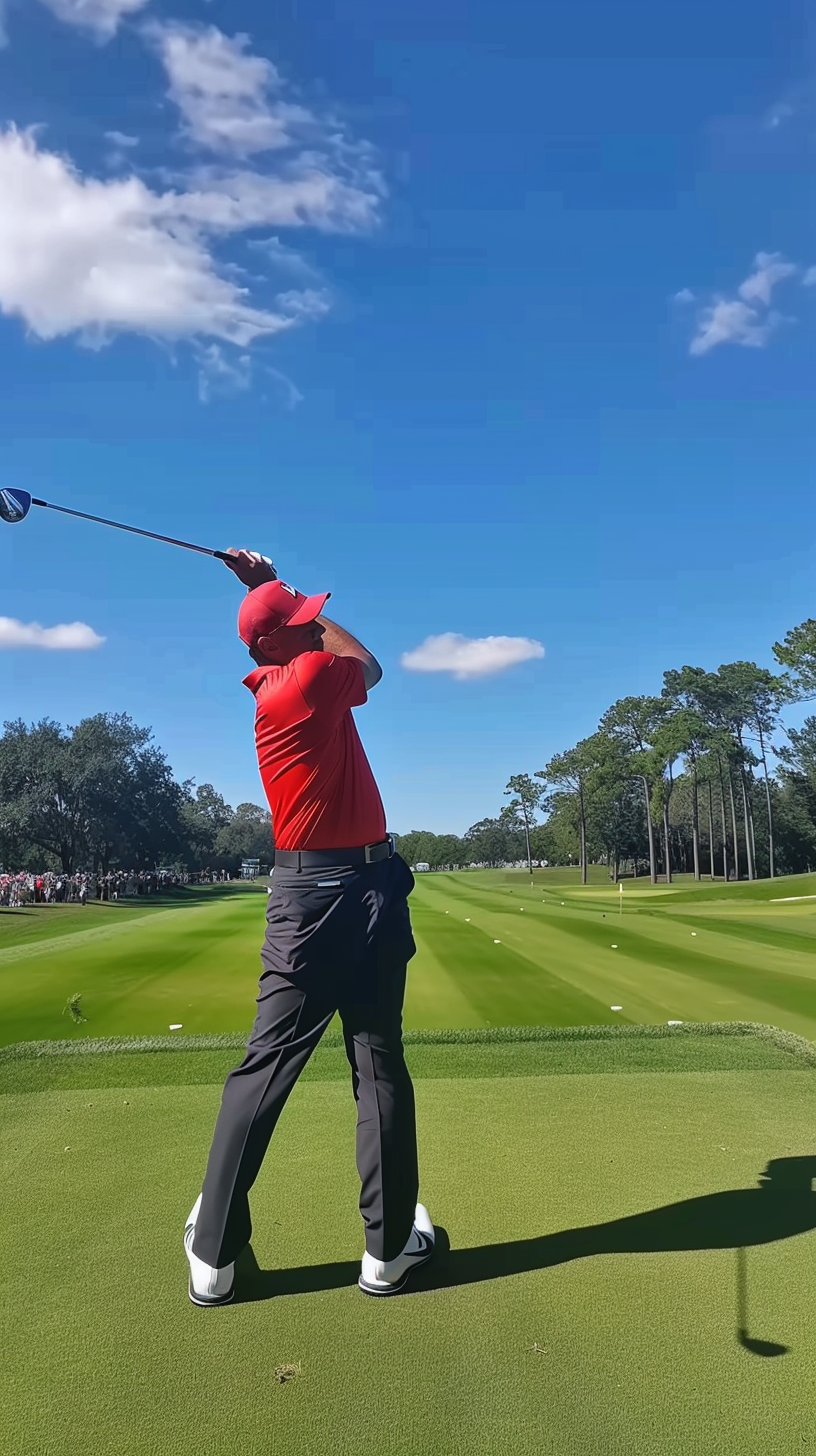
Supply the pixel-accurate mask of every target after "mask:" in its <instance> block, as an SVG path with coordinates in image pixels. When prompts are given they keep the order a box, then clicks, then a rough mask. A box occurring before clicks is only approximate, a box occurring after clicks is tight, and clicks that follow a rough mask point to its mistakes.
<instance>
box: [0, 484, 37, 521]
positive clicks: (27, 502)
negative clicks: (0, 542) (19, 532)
mask: <svg viewBox="0 0 816 1456" xmlns="http://www.w3.org/2000/svg"><path fill="white" fill-rule="evenodd" d="M30 510H31V496H30V495H29V493H28V491H27V490H8V489H6V490H0V520H2V521H8V523H9V525H10V526H13V525H16V523H17V522H18V521H24V520H25V518H26V516H27V515H28V513H29V511H30Z"/></svg>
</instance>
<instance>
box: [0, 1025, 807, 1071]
mask: <svg viewBox="0 0 816 1456" xmlns="http://www.w3.org/2000/svg"><path fill="white" fill-rule="evenodd" d="M690 1036H749V1037H753V1038H754V1039H755V1040H756V1041H760V1042H764V1043H766V1044H767V1045H771V1046H774V1047H777V1048H778V1049H779V1050H780V1051H783V1052H786V1053H787V1055H788V1056H790V1057H791V1058H792V1060H793V1061H795V1062H798V1063H799V1064H800V1065H801V1066H808V1067H816V1043H814V1042H810V1041H807V1040H806V1038H805V1037H803V1036H796V1035H795V1033H794V1032H791V1031H783V1030H782V1029H781V1027H778V1026H767V1025H765V1024H764V1023H763V1022H760V1021H687V1022H685V1023H684V1024H683V1025H682V1026H664V1025H662V1024H660V1025H657V1026H639V1025H633V1026H491V1027H465V1028H462V1029H461V1030H460V1029H459V1028H454V1027H447V1028H444V1029H442V1030H439V1031H433V1030H430V1029H426V1028H419V1027H418V1028H415V1029H413V1030H406V1031H404V1032H403V1036H402V1040H403V1043H404V1045H405V1046H465V1045H487V1046H496V1045H499V1044H502V1043H507V1042H575V1041H611V1042H626V1041H636V1040H644V1039H660V1038H668V1037H674V1038H680V1037H690ZM248 1037H249V1033H248V1032H246V1033H242V1032H219V1033H217V1034H215V1035H211V1036H120V1037H116V1036H108V1037H90V1036H88V1037H85V1036H78V1037H73V1038H71V1040H70V1041H19V1042H14V1043H12V1045H11V1046H6V1047H0V1063H3V1062H17V1061H31V1060H35V1059H37V1058H41V1057H65V1056H69V1057H70V1056H88V1055H95V1056H116V1055H117V1054H119V1053H122V1052H172V1051H179V1052H196V1051H208V1052H209V1051H237V1050H242V1049H243V1048H244V1047H245V1046H246V1044H247V1040H248ZM320 1046H321V1047H341V1046H343V1034H342V1032H340V1031H333V1032H328V1033H326V1034H325V1035H324V1036H323V1038H322V1040H321V1042H320Z"/></svg>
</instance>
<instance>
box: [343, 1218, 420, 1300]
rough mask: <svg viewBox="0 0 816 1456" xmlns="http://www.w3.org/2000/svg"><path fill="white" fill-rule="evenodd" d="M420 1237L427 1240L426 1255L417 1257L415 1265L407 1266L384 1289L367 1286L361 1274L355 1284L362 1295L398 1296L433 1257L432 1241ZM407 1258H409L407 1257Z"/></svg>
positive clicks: (375, 1285)
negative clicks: (402, 1272)
mask: <svg viewBox="0 0 816 1456" xmlns="http://www.w3.org/2000/svg"><path fill="white" fill-rule="evenodd" d="M420 1236H421V1237H422V1238H423V1239H426V1240H427V1253H424V1254H423V1255H422V1256H421V1257H418V1258H417V1259H416V1261H415V1263H413V1264H411V1265H409V1267H408V1268H407V1269H406V1270H405V1273H404V1274H402V1275H400V1278H399V1279H396V1280H394V1282H393V1284H388V1286H387V1287H386V1288H383V1286H382V1285H378V1284H369V1283H368V1281H367V1280H366V1279H364V1278H363V1276H362V1274H361V1275H360V1277H359V1279H358V1280H357V1283H358V1285H359V1286H360V1288H361V1289H362V1291H363V1293H364V1294H374V1295H385V1296H386V1297H387V1296H388V1295H389V1294H399V1292H400V1290H402V1289H404V1288H405V1285H406V1283H407V1282H408V1280H409V1279H410V1277H411V1275H412V1274H415V1273H416V1271H417V1269H421V1268H422V1267H423V1265H424V1264H427V1263H428V1262H429V1261H430V1260H431V1259H432V1258H433V1256H434V1242H433V1240H431V1239H429V1238H428V1235H427V1234H424V1233H421V1234H420ZM409 1257H411V1256H410V1255H409Z"/></svg>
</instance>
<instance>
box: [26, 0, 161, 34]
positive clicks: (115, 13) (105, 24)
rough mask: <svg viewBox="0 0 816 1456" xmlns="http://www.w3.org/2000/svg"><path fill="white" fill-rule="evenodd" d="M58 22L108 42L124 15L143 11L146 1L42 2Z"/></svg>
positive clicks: (77, 0)
mask: <svg viewBox="0 0 816 1456" xmlns="http://www.w3.org/2000/svg"><path fill="white" fill-rule="evenodd" d="M42 3H43V4H44V5H46V6H47V7H48V9H49V10H50V11H52V13H53V14H54V15H56V17H57V19H58V20H64V21H65V23H66V25H76V26H79V27H80V29H82V30H89V31H91V33H92V34H93V35H94V36H95V37H96V39H97V40H100V41H106V40H110V39H111V38H112V37H113V36H114V35H115V34H116V32H117V30H118V29H119V22H120V21H121V20H122V19H123V18H124V17H125V16H126V15H134V14H135V13H136V11H137V10H142V9H144V7H145V5H147V3H148V0H42Z"/></svg>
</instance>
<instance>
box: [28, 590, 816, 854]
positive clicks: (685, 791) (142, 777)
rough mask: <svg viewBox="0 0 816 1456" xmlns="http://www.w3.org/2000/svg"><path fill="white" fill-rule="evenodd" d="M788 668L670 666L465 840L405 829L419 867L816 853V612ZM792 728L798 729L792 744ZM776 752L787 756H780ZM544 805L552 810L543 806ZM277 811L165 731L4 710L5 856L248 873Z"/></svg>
mask: <svg viewBox="0 0 816 1456" xmlns="http://www.w3.org/2000/svg"><path fill="white" fill-rule="evenodd" d="M773 652H774V656H775V658H776V660H777V662H778V663H779V665H780V666H781V667H784V668H785V669H786V671H784V672H782V673H778V674H774V673H772V672H770V671H769V670H768V669H766V668H762V667H758V666H757V664H756V663H754V662H731V663H724V664H722V665H721V666H720V667H719V668H718V669H717V670H716V672H708V671H706V670H705V669H704V668H701V667H688V666H686V667H682V668H679V669H672V670H669V671H667V672H665V673H664V674H663V687H662V690H661V692H660V693H659V694H657V695H654V696H650V695H645V694H644V695H641V696H638V697H631V696H630V697H624V698H619V699H618V700H617V702H615V703H613V704H612V706H611V707H609V708H608V709H607V710H606V712H605V713H604V714H603V715H602V717H601V719H600V722H599V724H598V727H597V729H596V731H595V732H594V733H593V734H591V735H590V736H589V737H587V738H583V739H581V741H580V742H579V743H576V744H575V745H574V747H572V748H569V749H567V750H565V751H564V752H562V753H558V754H555V755H554V756H553V757H552V758H551V759H550V760H549V762H548V763H547V764H545V766H544V767H543V768H541V769H537V770H535V771H534V772H533V773H532V774H530V773H518V774H514V775H513V776H512V777H511V779H510V780H509V782H508V784H507V786H506V789H505V798H507V799H508V803H506V804H505V805H504V806H503V807H502V809H501V810H500V812H499V814H498V815H496V816H495V817H494V818H487V819H481V820H479V821H478V822H477V823H476V824H473V825H472V826H471V828H470V829H468V830H467V832H466V833H465V834H464V835H462V836H457V835H454V834H432V833H430V832H428V831H424V830H412V831H411V832H410V833H409V834H405V835H402V836H400V839H399V850H400V853H401V854H402V856H403V858H404V859H406V860H407V861H408V863H409V864H417V863H423V862H424V863H427V864H429V865H430V866H431V868H432V869H440V868H445V867H450V868H454V867H457V866H464V865H469V864H487V865H498V864H503V863H508V862H509V863H516V862H518V861H522V860H526V861H527V863H528V865H531V864H532V861H533V860H539V861H541V860H547V861H548V862H549V863H550V864H557V865H566V864H569V863H571V862H574V863H576V864H578V865H580V867H581V876H582V880H583V882H584V883H586V880H587V868H588V865H589V864H590V862H592V863H595V864H599V863H603V864H606V865H608V866H609V874H610V878H611V879H613V880H617V879H618V878H619V877H620V875H621V874H633V873H634V874H637V873H640V872H643V873H647V872H648V874H649V875H650V877H651V880H652V883H655V882H656V881H657V879H658V878H665V879H666V880H667V881H670V880H671V877H672V874H673V873H692V872H693V874H694V875H695V878H697V879H700V878H701V877H702V875H703V874H706V875H710V876H711V877H712V878H719V877H722V878H725V879H730V878H732V877H733V878H737V879H741V878H743V877H745V876H747V878H748V879H755V878H757V877H767V876H772V875H776V874H797V873H800V872H802V871H805V870H809V869H810V868H811V867H812V866H813V867H816V716H811V717H808V718H806V719H805V722H804V724H803V727H802V728H801V729H800V730H798V731H797V730H796V729H788V730H783V729H782V727H781V723H780V717H781V714H782V712H783V710H784V708H785V707H786V706H789V705H791V704H793V703H801V702H809V701H814V700H816V620H814V619H813V618H809V619H808V620H807V621H805V622H802V623H801V624H800V625H799V626H798V627H795V628H793V629H792V630H791V631H789V632H788V634H787V636H786V637H785V639H784V642H782V643H779V642H777V643H775V644H774V647H773ZM783 732H784V736H785V739H786V741H785V742H783V741H782V740H781V739H780V740H779V741H778V742H777V741H776V739H777V735H778V734H780V733H783ZM770 755H772V756H773V758H774V759H775V760H776V762H775V763H774V764H772V763H771V761H770ZM542 814H543V815H544V816H545V818H544V822H541V820H540V817H539V816H540V815H542ZM273 853H274V836H273V826H272V818H271V815H270V813H269V810H268V809H267V808H265V807H262V806H261V805H259V804H250V803H244V804H239V805H238V807H237V808H236V809H232V808H231V807H230V805H229V804H227V803H226V802H225V800H224V799H223V797H222V796H221V794H219V793H218V792H217V790H216V789H215V788H214V787H213V785H212V784H201V785H199V786H198V787H197V788H196V787H195V781H194V780H193V779H186V780H184V782H182V783H177V782H176V780H175V779H174V777H173V773H172V771H171V768H170V766H169V764H168V762H167V759H166V757H165V755H164V754H163V753H162V751H161V750H160V749H159V748H158V747H157V746H156V745H155V744H153V742H152V733H151V730H150V729H147V728H140V727H139V726H138V725H137V724H135V723H134V722H133V721H132V719H131V718H129V717H128V715H127V714H107V713H100V714H97V715H96V716H94V717H91V718H85V719H83V721H82V722H81V723H79V724H78V725H77V726H76V727H75V728H69V729H67V730H66V729H64V728H62V727H61V726H60V725H59V724H58V723H56V722H53V721H52V720H50V719H44V720H43V721H41V722H40V723H37V724H34V725H32V726H31V727H30V728H29V727H27V726H26V724H25V723H23V722H22V721H21V720H17V721H15V722H6V723H5V724H4V731H3V734H2V736H0V865H3V866H5V867H6V868H34V867H37V868H41V869H62V870H63V871H65V872H66V873H72V872H73V871H74V870H75V869H87V870H89V871H94V872H97V873H99V872H101V873H102V874H107V873H108V871H109V870H111V869H114V868H117V867H122V868H127V869H142V868H144V869H149V868H153V867H155V866H156V865H158V864H169V865H179V866H180V867H183V868H186V869H195V868H203V867H204V866H209V867H210V868H212V869H226V870H229V872H230V873H234V872H236V871H237V869H238V867H239V865H240V861H241V859H243V858H247V859H250V858H256V859H259V860H260V861H261V862H262V864H265V865H266V864H270V863H271V862H272V855H273Z"/></svg>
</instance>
